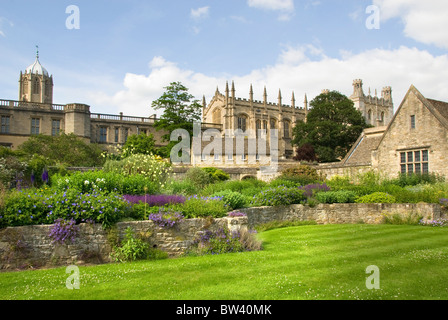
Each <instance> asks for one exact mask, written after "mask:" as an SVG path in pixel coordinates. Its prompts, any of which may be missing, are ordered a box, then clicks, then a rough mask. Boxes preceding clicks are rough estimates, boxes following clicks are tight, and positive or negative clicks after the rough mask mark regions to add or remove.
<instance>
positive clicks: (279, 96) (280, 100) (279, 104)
mask: <svg viewBox="0 0 448 320" xmlns="http://www.w3.org/2000/svg"><path fill="white" fill-rule="evenodd" d="M278 107H279V108H281V107H282V91H281V90H280V89H278Z"/></svg>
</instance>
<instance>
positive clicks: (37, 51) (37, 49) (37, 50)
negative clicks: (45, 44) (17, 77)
mask: <svg viewBox="0 0 448 320" xmlns="http://www.w3.org/2000/svg"><path fill="white" fill-rule="evenodd" d="M36 57H37V58H39V46H38V45H36Z"/></svg>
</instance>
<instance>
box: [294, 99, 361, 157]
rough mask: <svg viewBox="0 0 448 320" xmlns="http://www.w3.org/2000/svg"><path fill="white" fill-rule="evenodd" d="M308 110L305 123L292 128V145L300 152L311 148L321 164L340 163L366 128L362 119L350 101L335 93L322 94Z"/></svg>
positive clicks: (298, 123)
mask: <svg viewBox="0 0 448 320" xmlns="http://www.w3.org/2000/svg"><path fill="white" fill-rule="evenodd" d="M310 107H311V110H310V111H309V113H308V116H307V121H306V122H304V121H299V122H297V124H296V126H295V127H294V129H293V136H294V138H293V141H292V143H293V144H294V145H296V146H297V147H299V148H301V147H303V146H304V145H306V144H310V145H312V146H313V148H314V150H315V152H316V155H317V158H318V160H319V161H320V162H334V161H338V160H341V159H342V158H343V157H344V156H345V155H346V154H347V152H348V151H349V150H350V148H351V147H352V145H353V144H354V143H355V142H356V140H357V139H358V137H359V135H360V134H361V133H362V131H363V130H364V129H365V128H367V127H368V125H367V123H366V121H365V119H364V117H363V116H362V114H361V112H360V111H358V110H356V108H355V107H354V104H353V101H351V100H350V99H349V98H347V97H346V96H345V95H343V94H341V93H339V92H337V91H331V92H328V93H322V94H321V95H319V96H317V97H316V98H314V100H313V101H311V103H310Z"/></svg>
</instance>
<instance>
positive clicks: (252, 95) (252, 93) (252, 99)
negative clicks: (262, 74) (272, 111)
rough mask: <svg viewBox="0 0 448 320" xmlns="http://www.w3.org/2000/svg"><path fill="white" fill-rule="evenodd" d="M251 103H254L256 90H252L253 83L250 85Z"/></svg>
mask: <svg viewBox="0 0 448 320" xmlns="http://www.w3.org/2000/svg"><path fill="white" fill-rule="evenodd" d="M249 101H254V90H253V88H252V83H251V84H250V90H249Z"/></svg>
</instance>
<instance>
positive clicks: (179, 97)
mask: <svg viewBox="0 0 448 320" xmlns="http://www.w3.org/2000/svg"><path fill="white" fill-rule="evenodd" d="M164 89H166V91H165V92H164V93H163V94H162V96H161V97H160V98H159V99H157V100H155V101H153V103H152V107H153V108H154V109H155V110H163V114H162V116H161V117H160V119H159V120H157V121H156V122H155V124H154V125H155V127H156V129H157V130H161V129H163V130H165V131H166V132H167V133H166V134H165V135H163V136H162V138H163V140H164V141H170V135H171V132H173V131H174V130H176V129H185V130H187V131H188V132H189V133H190V137H192V136H193V122H194V121H200V120H201V117H202V105H201V104H200V103H199V100H194V96H193V95H191V94H190V93H189V92H188V88H187V87H185V86H184V85H183V84H182V83H180V82H171V83H170V85H169V86H167V87H165V88H164ZM175 144H177V142H170V143H169V144H168V146H167V147H166V148H165V149H166V150H165V152H164V153H165V155H167V156H169V154H170V150H171V148H172V147H173V146H174V145H175Z"/></svg>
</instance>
